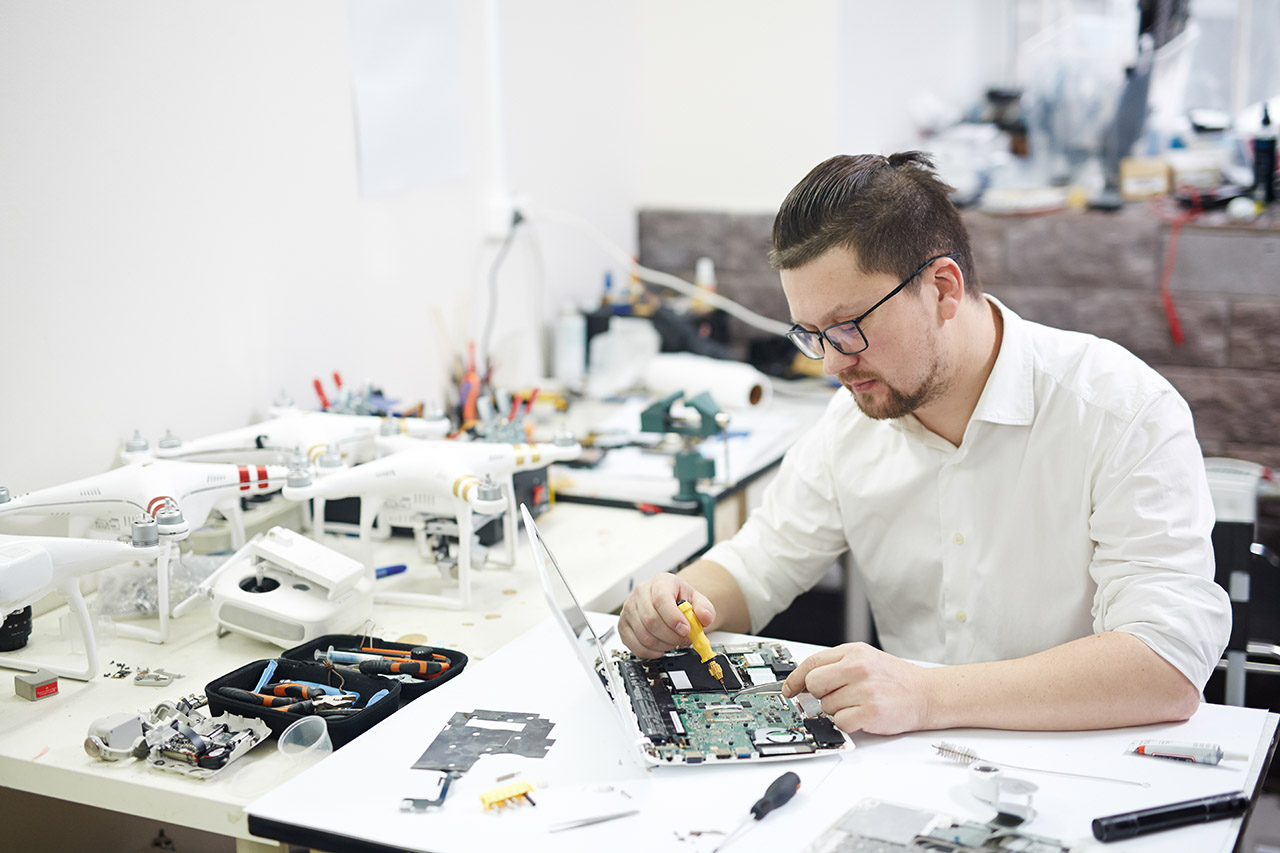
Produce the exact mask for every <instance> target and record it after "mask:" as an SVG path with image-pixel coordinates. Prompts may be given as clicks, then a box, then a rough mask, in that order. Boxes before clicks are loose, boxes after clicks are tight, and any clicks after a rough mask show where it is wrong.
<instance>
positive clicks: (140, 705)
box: [0, 504, 706, 851]
mask: <svg viewBox="0 0 1280 853" xmlns="http://www.w3.org/2000/svg"><path fill="white" fill-rule="evenodd" d="M538 523H539V527H540V528H541V529H542V530H543V531H544V534H545V535H546V536H548V537H552V538H553V540H554V542H555V547H556V550H557V553H558V554H559V555H560V558H561V560H562V561H563V566H562V568H563V570H564V571H565V573H566V574H567V575H568V576H569V577H570V579H571V582H572V583H573V584H574V586H575V588H576V589H578V590H579V591H580V592H581V594H582V595H583V597H584V599H585V600H584V602H583V603H584V605H586V606H588V607H592V608H595V609H598V610H612V609H614V608H616V607H618V606H620V605H621V604H622V602H623V600H624V599H625V598H626V595H627V593H628V592H629V591H630V589H631V587H632V586H633V585H634V584H635V583H636V582H637V581H639V580H642V579H644V578H647V577H650V576H652V575H654V574H656V573H658V572H661V571H666V570H669V569H673V568H676V567H677V566H679V565H680V564H681V563H683V562H684V561H685V560H687V559H688V558H689V557H690V556H691V555H693V554H694V553H695V552H696V551H698V550H699V549H700V548H702V547H703V545H704V544H705V541H706V529H705V525H704V524H703V523H702V521H701V520H700V519H697V518H692V517H689V516H681V515H670V514H662V515H655V516H646V515H644V514H642V513H640V512H637V511H636V510H634V509H629V510H622V509H612V508H605V507H596V506H585V505H570V504H557V505H555V506H554V507H552V508H551V509H550V510H549V511H548V512H547V513H545V514H544V515H543V516H542V518H541V519H539V522H538ZM325 544H327V545H330V546H332V547H334V548H336V549H338V550H344V551H347V552H348V553H350V554H351V555H352V556H355V557H357V558H359V556H360V554H361V553H362V551H361V550H360V549H361V548H362V547H363V546H362V545H361V543H359V542H358V541H357V540H355V539H353V538H349V537H343V536H334V535H329V536H327V537H326V542H325ZM375 553H376V555H377V557H378V561H379V562H378V564H379V565H386V564H392V563H406V564H408V565H409V567H410V569H409V570H408V571H406V572H404V573H403V574H400V575H395V576H392V577H389V578H385V579H382V580H379V581H378V582H377V583H378V585H379V586H378V588H379V589H391V588H395V589H403V590H413V591H421V592H440V591H442V589H443V588H444V584H443V583H442V581H441V580H440V577H439V574H438V572H437V571H436V569H435V567H434V566H431V565H424V564H423V561H422V559H421V558H420V557H418V556H417V554H416V549H415V547H414V544H413V540H412V539H409V538H402V537H393V538H391V539H388V540H383V541H380V542H378V543H377V544H376V551H375ZM472 589H473V596H474V607H473V608H472V609H471V610H470V611H453V610H444V609H436V608H428V607H405V606H395V607H393V606H384V605H380V604H379V605H375V607H374V623H375V624H374V625H373V626H372V633H374V634H375V635H377V636H381V637H384V638H386V639H392V640H394V639H395V638H396V637H399V636H402V635H405V634H411V633H412V634H423V635H425V636H426V642H427V643H428V644H431V645H436V646H447V647H451V648H456V649H459V650H461V651H463V652H465V653H466V654H467V655H468V656H469V657H470V658H471V661H472V663H471V664H469V667H470V666H472V665H475V664H477V663H480V662H482V661H483V660H484V659H485V658H486V657H487V656H489V655H490V654H492V653H494V652H495V651H496V650H498V649H499V648H501V647H503V646H505V645H507V644H508V643H510V642H511V641H512V640H514V639H515V638H517V637H519V636H520V635H521V634H522V633H524V632H525V631H527V630H528V629H529V628H530V627H532V626H534V625H536V624H538V623H539V622H541V621H543V620H544V619H545V618H546V615H547V612H548V611H547V609H546V605H545V602H544V599H543V595H542V591H541V588H540V586H539V584H538V580H537V575H536V572H535V571H534V568H533V563H532V557H531V556H530V552H529V548H528V546H527V544H526V542H525V537H524V534H523V533H521V534H520V541H519V542H518V543H517V547H516V565H515V567H514V568H512V569H502V568H493V569H489V568H486V569H483V570H479V571H475V572H474V573H473V576H472ZM65 616H66V608H65V607H61V608H57V609H55V610H53V611H51V612H49V613H47V614H45V615H42V616H39V617H37V619H36V620H35V622H36V624H35V631H34V633H33V635H32V638H31V641H30V643H29V644H28V647H27V649H25V650H24V652H23V653H27V652H29V653H30V654H31V655H32V656H37V655H39V656H45V657H46V659H47V655H48V654H49V652H50V650H52V651H53V652H55V653H56V652H59V651H65V650H67V649H68V648H69V644H68V642H67V641H66V640H64V639H62V638H61V637H60V636H59V631H60V623H61V622H64V621H65ZM152 622H154V620H152ZM170 626H171V636H170V639H169V640H168V642H166V643H163V644H159V645H156V644H150V643H147V642H145V641H142V640H136V639H125V638H119V637H115V638H112V637H101V638H100V653H101V660H102V670H103V672H107V671H108V670H113V669H115V666H113V665H111V664H110V663H109V662H111V661H117V662H120V663H125V664H128V665H129V666H131V667H132V668H134V669H135V670H136V669H137V668H139V667H147V668H150V669H153V670H154V669H164V670H166V671H167V672H171V673H177V674H181V675H182V676H183V677H182V678H180V679H177V680H175V681H174V682H173V683H172V684H171V685H169V686H168V687H164V688H153V687H145V686H138V685H135V684H134V683H133V679H132V677H126V678H124V679H113V678H103V677H98V678H95V679H93V680H92V681H89V682H76V681H71V680H68V679H65V678H64V679H61V680H60V681H59V690H58V694H57V695H56V696H53V697H49V698H46V699H41V700H37V701H34V702H30V701H27V700H25V699H22V698H20V697H19V696H17V695H15V694H14V692H13V691H12V690H11V689H10V688H9V686H8V685H9V684H11V683H12V682H11V680H10V679H12V677H13V676H14V675H17V674H18V673H17V671H15V670H8V669H6V670H3V671H0V678H3V679H4V680H5V682H4V686H3V689H0V797H3V796H4V794H5V793H6V791H10V790H11V791H23V792H28V793H29V794H34V795H39V796H40V797H44V798H54V799H56V800H58V801H63V802H60V803H59V804H58V808H57V809H55V810H51V811H52V812H53V813H56V815H57V819H58V820H60V821H61V820H63V819H65V820H66V821H68V822H69V823H71V822H76V821H82V820H85V819H87V818H86V816H87V815H92V814H93V811H92V810H91V809H86V808H83V807H95V808H98V809H107V810H111V811H115V812H122V813H127V814H131V815H137V816H141V817H143V818H147V819H149V820H152V821H155V822H156V823H158V824H163V825H169V826H177V827H191V828H194V829H198V830H202V831H205V832H211V833H216V834H218V835H221V836H230V837H232V838H234V839H235V840H236V848H237V849H239V850H242V851H247V850H258V849H271V850H274V849H278V845H276V843H275V842H269V841H265V840H263V839H260V838H255V837H254V836H252V835H251V834H250V833H249V830H248V827H247V825H246V822H245V816H244V813H243V807H244V806H245V805H246V804H247V803H249V802H250V801H251V800H252V799H253V798H254V797H256V796H259V795H260V794H263V793H265V792H266V791H267V790H270V789H271V788H272V787H274V786H276V785H280V784H283V783H284V782H287V781H288V774H289V773H290V772H294V771H295V770H296V768H292V767H290V766H289V762H288V761H287V759H284V758H282V757H281V756H279V755H278V754H277V752H276V748H275V742H274V741H269V742H267V743H264V744H261V745H259V746H258V747H256V748H255V749H254V750H253V751H251V752H250V753H248V754H247V755H246V756H245V757H244V758H242V759H240V760H238V761H237V762H236V763H234V764H232V765H231V766H229V767H227V768H226V769H225V770H224V771H223V772H222V773H220V774H218V776H216V777H214V778H212V779H209V780H205V781H200V780H196V779H190V778H187V777H183V776H177V775H175V774H172V773H165V772H162V771H159V770H156V769H154V768H151V767H148V766H147V765H146V764H145V763H143V762H139V761H135V760H132V759H127V760H125V761H120V762H105V761H98V760H95V759H93V758H90V757H89V756H88V755H87V754H86V753H85V751H84V749H83V746H82V744H83V741H84V739H85V736H86V734H87V731H88V728H89V725H90V724H91V723H92V722H93V721H94V720H95V719H97V718H99V717H103V716H107V715H109V714H113V713H117V712H129V713H132V712H136V711H141V710H145V709H148V708H150V707H152V706H154V705H155V704H156V703H158V702H160V701H161V700H165V699H169V700H176V699H177V698H179V697H180V696H183V695H186V694H190V693H193V692H201V693H202V692H204V688H205V685H206V684H207V683H208V682H209V681H211V680H213V679H214V678H216V677H218V676H220V675H223V674H225V673H227V672H230V671H232V670H233V669H236V668H237V667H239V666H241V665H243V664H245V663H248V662H250V661H254V660H260V659H266V658H273V657H276V656H277V655H278V654H279V653H280V651H282V650H281V649H280V648H278V647H276V646H272V645H269V644H266V643H263V642H260V641H258V640H254V639H251V638H249V637H246V636H244V635H241V634H235V633H231V634H227V635H225V636H222V637H218V636H217V629H216V625H215V624H214V621H213V619H212V617H211V615H210V613H209V610H208V608H207V607H204V606H199V607H197V608H195V610H194V611H193V612H191V613H189V614H187V615H185V616H183V617H182V618H180V619H174V620H171V622H170ZM41 649H43V650H44V651H43V652H41ZM465 674H466V673H465V671H464V673H463V675H465ZM441 686H442V688H445V687H448V685H447V684H445V685H441ZM391 719H395V716H394V715H393V716H392V717H391ZM0 813H3V809H0ZM0 824H4V825H6V830H7V834H6V836H5V838H4V841H3V844H0V846H3V847H5V848H6V849H7V848H8V847H9V845H10V844H13V845H15V846H14V848H13V849H36V848H38V847H40V848H43V847H45V846H46V845H47V842H48V839H47V838H46V837H43V836H39V837H35V836H33V837H31V838H24V837H22V836H21V835H19V836H17V837H15V836H14V835H13V834H12V823H11V822H6V821H0ZM24 841H26V842H29V843H25V844H24V843H22V842H24Z"/></svg>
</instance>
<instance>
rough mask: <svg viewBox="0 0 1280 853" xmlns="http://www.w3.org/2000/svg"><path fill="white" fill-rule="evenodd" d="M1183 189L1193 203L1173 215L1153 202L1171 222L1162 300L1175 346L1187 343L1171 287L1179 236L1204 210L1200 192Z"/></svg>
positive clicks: (1162, 277) (1166, 219)
mask: <svg viewBox="0 0 1280 853" xmlns="http://www.w3.org/2000/svg"><path fill="white" fill-rule="evenodd" d="M1183 189H1184V190H1185V191H1186V192H1187V193H1188V194H1189V195H1190V197H1191V199H1192V203H1193V204H1192V207H1191V208H1190V209H1188V210H1183V211H1178V212H1177V213H1174V214H1173V215H1169V214H1168V213H1166V212H1165V210H1164V208H1163V207H1162V206H1160V205H1158V204H1154V203H1153V204H1152V209H1153V210H1154V211H1155V212H1156V215H1158V216H1159V217H1160V218H1161V219H1162V220H1164V221H1165V222H1167V223H1169V243H1168V245H1167V247H1166V248H1165V253H1164V269H1163V270H1162V271H1161V273H1160V301H1161V302H1162V303H1164V314H1165V317H1166V319H1167V320H1168V322H1169V335H1170V337H1172V338H1173V343H1174V345H1175V346H1182V345H1183V344H1185V343H1186V335H1185V334H1183V331H1182V321H1181V320H1179V319H1178V308H1177V306H1176V305H1175V304H1174V302H1173V290H1172V287H1171V283H1172V281H1173V268H1174V267H1175V266H1176V265H1177V262H1178V238H1179V236H1180V235H1181V234H1182V226H1183V225H1186V224H1187V223H1188V222H1190V221H1191V220H1193V219H1195V218H1196V217H1197V216H1199V215H1200V214H1201V213H1202V212H1203V211H1204V207H1203V205H1202V204H1201V200H1200V194H1199V193H1198V192H1196V190H1195V189H1194V188H1193V187H1184V188H1183Z"/></svg>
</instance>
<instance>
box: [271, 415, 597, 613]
mask: <svg viewBox="0 0 1280 853" xmlns="http://www.w3.org/2000/svg"><path fill="white" fill-rule="evenodd" d="M581 452H582V447H581V446H580V445H579V444H578V443H577V442H576V441H575V440H574V439H573V438H572V437H571V436H564V437H562V438H560V439H558V440H557V441H556V442H555V443H552V444H547V443H534V444H494V443H490V442H483V441H469V442H467V441H424V442H422V443H421V444H416V443H415V444H414V445H411V446H409V448H408V449H405V450H401V451H399V452H397V453H393V454H392V455H390V456H386V457H383V458H382V459H378V460H375V461H373V462H368V463H366V464H364V465H358V466H356V467H354V468H349V469H345V470H341V471H336V472H334V473H331V474H328V475H324V476H315V477H312V476H311V474H310V472H308V471H304V470H300V469H294V470H293V471H291V472H290V478H289V482H288V485H286V486H285V488H284V492H283V494H284V496H285V497H286V498H287V499H289V500H297V501H304V500H308V499H312V500H314V501H315V509H314V510H313V515H314V517H315V519H316V520H317V523H316V524H315V526H314V530H315V536H316V538H317V539H320V538H321V537H322V535H323V524H322V523H321V522H320V520H322V519H323V518H324V502H325V501H326V500H337V499H342V498H351V497H358V498H360V538H361V539H362V540H363V541H364V542H365V544H366V546H367V547H368V548H369V549H370V556H369V558H368V559H367V560H366V562H367V563H368V565H369V571H370V572H372V571H373V565H374V562H375V561H374V560H373V558H372V553H371V552H372V547H373V543H372V533H373V523H374V520H375V519H377V518H378V517H379V516H380V515H381V516H383V519H384V522H386V523H387V524H388V525H390V524H397V522H399V524H398V525H397V526H409V527H412V528H413V531H414V536H415V538H416V539H417V542H418V546H419V549H420V550H421V551H422V552H423V556H428V555H429V554H430V549H429V548H428V546H427V536H428V534H432V533H435V532H437V531H436V529H435V528H436V527H438V526H439V525H440V522H441V517H445V518H447V517H449V516H452V517H453V518H454V519H456V526H457V536H458V557H457V579H458V587H459V594H458V596H456V597H454V596H450V595H430V594H426V593H413V592H375V593H374V601H378V602H383V603H390V604H422V605H432V606H438V607H449V608H459V609H466V608H468V607H470V606H471V569H472V539H473V538H474V534H475V532H476V530H477V529H479V527H480V526H482V524H483V523H486V522H488V521H489V520H490V518H491V517H493V516H497V515H499V514H502V517H503V518H502V525H503V542H502V551H501V554H499V555H497V556H490V558H489V562H492V563H494V564H495V565H502V566H511V565H514V564H515V541H516V498H515V486H514V482H513V474H514V473H515V472H517V471H532V470H536V469H538V468H543V467H545V466H547V465H549V464H551V463H553V462H562V461H566V460H569V459H576V458H577V457H578V455H579V454H580V453H581ZM477 518H479V519H480V521H481V523H480V524H477V523H476V522H477ZM449 532H451V531H449ZM436 564H437V566H438V567H439V568H440V569H441V574H442V575H446V574H447V573H448V571H449V569H451V568H452V567H451V566H450V565H448V564H447V563H445V562H442V561H440V560H439V559H437V560H436Z"/></svg>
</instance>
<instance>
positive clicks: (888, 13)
mask: <svg viewBox="0 0 1280 853" xmlns="http://www.w3.org/2000/svg"><path fill="white" fill-rule="evenodd" d="M641 8H642V11H641V13H640V22H641V34H642V39H641V48H640V50H641V64H642V68H643V71H644V81H645V83H644V88H643V101H642V104H643V110H644V119H645V121H644V131H643V134H644V135H643V139H644V148H643V150H642V154H641V158H642V159H641V174H642V179H643V182H642V185H641V194H640V201H641V203H642V204H643V205H644V206H648V207H668V208H675V209H689V210H705V209H728V210H737V211H743V212H771V211H773V210H776V209H777V206H778V204H779V203H780V202H781V201H782V199H783V198H784V197H785V196H786V194H787V192H788V191H789V190H790V189H791V187H792V186H794V185H795V184H796V183H797V182H798V181H799V180H800V179H801V178H802V177H804V175H805V174H806V173H807V172H808V171H809V170H810V169H811V168H813V167H814V166H816V165H817V164H818V163H819V162H821V161H822V160H825V159H826V158H828V157H831V156H833V155H835V154H860V153H884V154H888V153H891V152H893V151H900V150H906V149H909V148H911V147H915V146H918V145H919V144H920V139H919V134H918V132H917V129H916V126H915V124H914V122H913V121H912V118H911V112H912V107H913V104H914V103H915V102H916V101H917V100H919V99H921V98H924V97H928V98H929V99H931V100H933V101H936V102H940V103H943V104H946V105H949V106H950V107H952V108H953V109H955V111H956V113H957V114H958V113H959V111H960V110H961V109H962V108H965V107H968V106H969V104H970V103H972V102H973V101H975V100H978V99H980V98H981V97H982V95H983V93H984V91H985V90H986V88H987V87H988V86H990V85H994V84H1001V83H1010V82H1012V81H1011V80H1010V79H1009V75H1010V72H1009V70H1008V69H1007V67H1006V66H1007V65H1008V62H1007V57H1008V54H1009V48H1010V47H1011V46H1012V45H1011V42H1010V36H1009V35H1008V34H1007V32H1006V27H1007V20H1008V15H1009V8H1010V7H1009V0H911V1H910V2H905V3H901V2H884V1H883V0H798V2H789V3H778V2H774V0H702V2H698V3H687V2H680V0H650V2H647V3H644V4H643V6H642V7H641Z"/></svg>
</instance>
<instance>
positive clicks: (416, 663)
mask: <svg viewBox="0 0 1280 853" xmlns="http://www.w3.org/2000/svg"><path fill="white" fill-rule="evenodd" d="M448 668H449V664H447V663H441V662H440V661H434V660H362V661H360V665H359V670H360V671H361V672H362V673H364V674H365V675H397V674H400V673H405V674H407V675H413V676H417V677H418V678H431V677H434V676H437V675H439V674H440V673H442V672H444V671H445V670H447V669H448Z"/></svg>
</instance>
